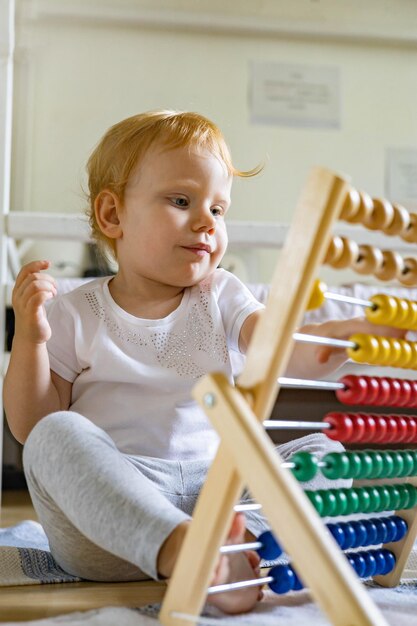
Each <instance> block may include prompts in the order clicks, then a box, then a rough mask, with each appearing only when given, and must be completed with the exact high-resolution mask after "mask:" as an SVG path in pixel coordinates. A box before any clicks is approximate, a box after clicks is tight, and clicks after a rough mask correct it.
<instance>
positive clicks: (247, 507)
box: [234, 502, 262, 513]
mask: <svg viewBox="0 0 417 626" xmlns="http://www.w3.org/2000/svg"><path fill="white" fill-rule="evenodd" d="M261 508H262V505H261V504H259V503H258V502H248V503H247V504H236V505H235V506H234V510H235V511H236V513H244V512H245V511H259V510H260V509H261Z"/></svg>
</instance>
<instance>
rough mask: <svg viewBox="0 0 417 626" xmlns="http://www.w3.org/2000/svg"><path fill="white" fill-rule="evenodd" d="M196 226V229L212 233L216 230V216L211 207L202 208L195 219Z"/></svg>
mask: <svg viewBox="0 0 417 626" xmlns="http://www.w3.org/2000/svg"><path fill="white" fill-rule="evenodd" d="M194 227H195V229H196V230H204V231H207V232H208V233H209V234H210V235H212V234H213V233H214V232H215V230H216V218H215V217H214V215H213V213H212V212H211V210H210V209H205V208H202V209H201V210H200V211H199V212H198V215H197V217H196V219H195V221H194Z"/></svg>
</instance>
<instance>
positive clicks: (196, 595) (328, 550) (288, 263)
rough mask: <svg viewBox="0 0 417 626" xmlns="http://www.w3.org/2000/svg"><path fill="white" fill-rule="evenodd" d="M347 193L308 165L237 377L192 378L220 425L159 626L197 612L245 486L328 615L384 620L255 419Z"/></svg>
mask: <svg viewBox="0 0 417 626" xmlns="http://www.w3.org/2000/svg"><path fill="white" fill-rule="evenodd" d="M349 198H350V199H351V188H350V186H349V183H348V181H347V180H345V179H344V178H342V177H340V176H338V175H335V174H334V173H332V172H330V171H328V170H325V169H321V168H315V169H314V170H313V171H312V172H311V174H310V176H309V178H308V180H307V183H306V185H305V188H304V190H303V193H302V195H301V197H300V200H299V203H298V206H297V208H296V212H295V217H294V221H293V224H292V226H291V229H290V231H289V234H288V237H287V242H286V244H285V246H284V248H283V250H282V253H281V255H280V259H279V262H278V265H277V268H276V271H275V275H274V278H273V281H272V287H271V294H270V298H269V300H268V304H267V307H266V310H265V314H264V316H263V318H262V320H261V322H260V323H259V324H258V326H257V328H256V329H255V333H254V337H253V339H252V341H251V345H250V348H249V350H248V354H247V360H246V365H245V368H244V371H243V373H242V374H241V376H240V377H239V379H238V384H237V385H236V386H235V387H233V386H232V385H230V383H229V382H228V381H227V380H226V379H225V377H224V376H223V375H220V374H212V375H208V376H206V377H204V378H203V379H201V380H200V381H199V383H198V384H197V385H196V387H195V390H194V396H195V398H196V399H197V400H198V401H199V403H200V404H201V405H202V407H203V408H204V410H205V411H206V413H207V415H208V416H209V417H210V419H211V420H212V423H213V424H214V426H215V427H216V428H217V429H218V432H219V434H220V437H221V444H220V446H219V450H218V453H217V456H216V458H215V460H214V462H213V464H212V467H211V469H210V471H209V474H208V476H207V480H206V483H205V485H204V487H203V490H202V492H201V495H200V497H199V499H198V502H197V505H196V509H195V512H194V515H193V520H192V523H191V525H190V530H189V532H188V534H187V538H186V540H185V542H184V545H183V547H182V550H181V553H180V556H179V559H178V562H177V564H176V567H175V571H174V575H173V577H172V579H171V580H170V582H169V585H168V590H167V593H166V596H165V599H164V603H163V605H162V609H161V612H160V616H159V619H160V621H161V622H162V624H164V626H187V625H188V624H189V623H190V616H191V617H192V616H195V621H198V616H199V615H200V612H201V610H202V607H203V605H204V602H205V597H206V592H207V588H208V586H209V583H210V579H211V577H212V573H213V570H214V567H215V564H216V562H217V559H218V555H219V549H220V547H221V545H222V543H224V541H225V539H226V536H227V532H228V529H229V527H230V524H231V520H232V516H233V514H234V509H233V507H234V505H235V504H236V503H237V501H238V500H239V497H240V496H241V493H242V490H243V487H244V486H246V487H248V488H249V490H250V492H251V494H252V496H253V497H255V498H256V500H257V501H258V502H259V503H261V504H262V507H263V510H264V512H265V515H266V516H267V518H268V521H269V523H270V525H271V528H272V530H273V531H274V532H275V533H276V536H277V537H278V539H279V542H280V543H281V542H282V544H283V546H284V548H285V550H286V552H288V553H289V554H290V555H291V560H292V562H293V563H294V567H295V569H296V571H297V572H298V573H299V575H300V577H301V578H302V580H303V582H304V583H305V585H306V586H307V587H308V588H309V590H310V592H311V594H312V596H313V598H314V599H315V600H316V601H317V603H318V604H319V605H320V607H321V608H322V610H323V611H324V613H325V614H326V615H327V617H328V618H329V620H330V621H331V622H332V624H335V625H337V626H351V625H352V624H358V625H359V624H360V625H361V626H371V625H372V626H385V625H386V621H385V619H384V618H383V616H382V614H381V613H380V611H379V609H378V608H377V607H376V606H375V604H374V603H373V602H372V600H371V598H370V597H369V594H368V593H367V591H366V590H365V588H364V587H363V585H362V583H361V582H360V580H359V578H358V577H357V575H356V574H355V572H354V570H353V569H352V567H351V565H350V564H349V562H348V560H347V559H346V557H345V556H344V555H343V553H342V552H341V550H340V549H339V548H338V547H337V546H336V544H335V542H334V541H333V539H332V538H331V537H330V535H329V533H328V532H326V530H325V527H324V525H323V523H322V521H321V519H320V517H319V516H318V514H317V512H316V510H315V509H314V508H313V506H312V504H311V503H310V501H309V500H308V498H307V497H306V496H305V494H304V492H303V491H302V489H301V487H300V486H299V484H298V483H297V481H296V480H295V478H294V477H293V476H292V474H291V473H290V472H288V471H287V470H286V469H283V468H282V467H281V462H282V461H281V459H280V457H279V455H278V454H277V452H276V450H275V448H274V446H273V444H272V443H271V441H270V439H269V437H268V436H267V434H266V433H265V431H264V428H263V426H262V422H263V420H265V419H267V418H268V416H269V414H270V411H271V410H272V406H273V403H274V401H275V399H276V396H277V394H278V391H279V385H278V382H277V381H278V377H279V376H280V375H281V374H282V373H283V371H284V370H285V367H286V364H287V362H288V359H289V356H290V353H291V350H292V345H293V333H294V330H295V328H296V326H297V325H298V324H299V322H300V318H301V315H302V314H303V312H304V310H305V309H306V305H307V302H308V299H309V295H310V293H311V289H312V285H313V281H314V279H315V277H316V275H317V272H318V268H319V265H320V264H321V263H322V262H323V261H324V259H325V255H326V253H327V251H328V249H329V243H330V241H331V236H332V235H331V230H332V226H333V224H334V222H335V221H336V220H337V219H338V218H339V216H341V213H342V210H343V211H346V204H347V201H348V200H349ZM348 203H350V200H349V201H348ZM283 294H285V297H283ZM414 517H415V515H414ZM408 521H409V523H410V522H411V523H412V527H411V528H410V529H409V533H408V534H407V540H406V545H403V546H402V554H401V558H400V559H399V560H400V562H399V563H398V564H397V567H396V571H395V572H393V573H391V575H390V582H389V584H395V582H396V581H397V580H398V578H399V574H398V570H399V568H400V567H401V568H402V567H403V565H404V562H405V560H406V558H407V557H408V552H409V550H410V549H411V546H412V543H413V540H414V536H415V534H416V532H417V528H416V522H415V520H414V521H413V520H412V519H411V516H410V517H409V520H408ZM401 543H402V542H401ZM317 563H320V576H317ZM190 571H192V575H190ZM384 578H387V577H384ZM379 581H381V577H379Z"/></svg>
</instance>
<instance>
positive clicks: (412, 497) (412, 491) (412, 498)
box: [404, 484, 417, 509]
mask: <svg viewBox="0 0 417 626" xmlns="http://www.w3.org/2000/svg"><path fill="white" fill-rule="evenodd" d="M404 489H406V490H407V492H408V495H409V500H408V506H407V508H408V509H412V508H413V507H414V506H416V504H417V488H416V487H414V485H410V484H407V485H404Z"/></svg>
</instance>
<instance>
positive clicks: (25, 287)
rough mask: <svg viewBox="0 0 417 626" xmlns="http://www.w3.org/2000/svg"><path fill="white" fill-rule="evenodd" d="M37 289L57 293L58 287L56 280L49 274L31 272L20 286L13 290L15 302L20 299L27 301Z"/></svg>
mask: <svg viewBox="0 0 417 626" xmlns="http://www.w3.org/2000/svg"><path fill="white" fill-rule="evenodd" d="M36 291H47V292H51V293H52V294H53V295H56V293H57V289H56V285H55V280H54V279H53V278H52V276H49V275H48V274H39V273H34V274H29V276H26V277H25V278H24V280H23V281H22V282H21V283H20V285H19V286H15V288H14V290H13V300H14V302H16V301H18V300H20V301H23V302H25V301H27V299H28V298H29V297H30V296H32V295H33V294H34V293H35V292H36Z"/></svg>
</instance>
